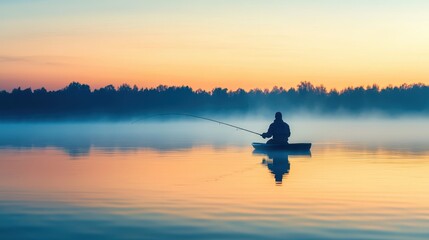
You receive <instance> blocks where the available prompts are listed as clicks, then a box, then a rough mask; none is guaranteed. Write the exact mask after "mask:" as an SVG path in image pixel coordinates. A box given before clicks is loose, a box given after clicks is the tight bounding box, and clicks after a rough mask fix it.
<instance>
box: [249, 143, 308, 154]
mask: <svg viewBox="0 0 429 240" xmlns="http://www.w3.org/2000/svg"><path fill="white" fill-rule="evenodd" d="M252 146H253V147H254V148H255V150H280V151H291V152H294V151H298V152H305V151H310V148H311V143H287V144H267V143H252Z"/></svg>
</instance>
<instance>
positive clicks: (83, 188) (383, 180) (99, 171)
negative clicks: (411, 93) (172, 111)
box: [0, 119, 429, 239]
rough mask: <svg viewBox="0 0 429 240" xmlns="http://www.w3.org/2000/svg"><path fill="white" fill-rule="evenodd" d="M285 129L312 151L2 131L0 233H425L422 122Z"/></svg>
mask: <svg viewBox="0 0 429 240" xmlns="http://www.w3.org/2000/svg"><path fill="white" fill-rule="evenodd" d="M230 122H232V123H234V124H241V125H244V127H249V128H251V129H254V130H256V131H263V130H264V128H265V127H266V125H267V120H257V121H246V120H243V119H241V120H234V119H230ZM290 122H291V127H292V134H293V137H292V138H291V141H294V142H300V141H312V142H313V144H314V145H313V148H312V151H311V155H308V154H298V155H287V154H284V153H283V154H282V153H277V154H275V153H255V152H253V149H252V148H251V146H250V145H249V143H250V142H252V141H261V139H258V137H257V136H253V135H251V134H248V133H243V132H239V131H235V130H234V129H232V131H231V129H228V128H225V127H223V126H218V125H216V124H212V123H205V122H198V121H197V122H194V121H191V122H187V121H167V122H162V123H153V122H152V123H138V124H129V123H37V124H24V123H22V124H5V123H4V124H1V125H0V129H1V130H2V131H1V132H2V134H1V136H0V238H1V239H78V238H80V239H286V238H289V239H427V238H428V237H429V174H428V173H429V141H428V140H429V132H428V128H427V123H426V121H424V119H423V120H421V119H420V120H419V119H397V120H386V119H372V120H365V121H363V120H361V119H357V120H356V119H354V120H351V119H343V120H338V121H333V120H329V119H324V120H320V119H319V120H309V119H307V120H306V119H302V120H299V119H292V120H291V121H290ZM299 130H301V131H299ZM328 133H329V134H328Z"/></svg>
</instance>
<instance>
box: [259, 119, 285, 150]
mask: <svg viewBox="0 0 429 240" xmlns="http://www.w3.org/2000/svg"><path fill="white" fill-rule="evenodd" d="M262 137H263V138H270V137H273V138H272V139H270V140H268V142H267V144H286V143H287V141H288V138H289V137H290V128H289V125H288V124H287V123H285V122H284V121H283V119H282V113H281V112H276V115H275V119H274V122H273V123H271V124H270V127H269V128H268V131H267V132H266V133H263V134H262Z"/></svg>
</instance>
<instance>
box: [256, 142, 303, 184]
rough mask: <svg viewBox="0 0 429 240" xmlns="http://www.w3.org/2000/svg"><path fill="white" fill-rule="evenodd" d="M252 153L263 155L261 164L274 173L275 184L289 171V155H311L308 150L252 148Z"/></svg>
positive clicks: (280, 182)
mask: <svg viewBox="0 0 429 240" xmlns="http://www.w3.org/2000/svg"><path fill="white" fill-rule="evenodd" d="M253 154H255V155H262V156H265V157H264V158H263V159H262V164H264V165H266V166H267V167H268V169H269V170H270V172H271V173H272V174H273V175H274V179H275V180H276V184H282V182H283V176H284V175H287V174H288V173H289V171H290V162H289V156H292V155H293V156H311V153H310V151H309V150H308V151H277V150H275V151H273V150H261V149H259V150H256V149H255V150H254V151H253Z"/></svg>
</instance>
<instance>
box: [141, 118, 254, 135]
mask: <svg viewBox="0 0 429 240" xmlns="http://www.w3.org/2000/svg"><path fill="white" fill-rule="evenodd" d="M161 116H186V117H193V118H198V119H202V120H206V121H210V122H215V123H218V124H222V125H225V126H228V127H232V128H235V129H237V130H242V131H245V132H249V133H253V134H256V135H258V136H262V134H260V133H257V132H254V131H252V130H249V129H245V128H242V127H239V126H236V125H232V124H229V123H226V122H221V121H218V120H215V119H211V118H206V117H201V116H197V115H193V114H187V113H161V114H156V115H152V116H149V117H147V118H146V119H148V118H154V117H161ZM141 120H143V119H139V120H135V121H133V122H132V124H134V123H136V122H139V121H141Z"/></svg>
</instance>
